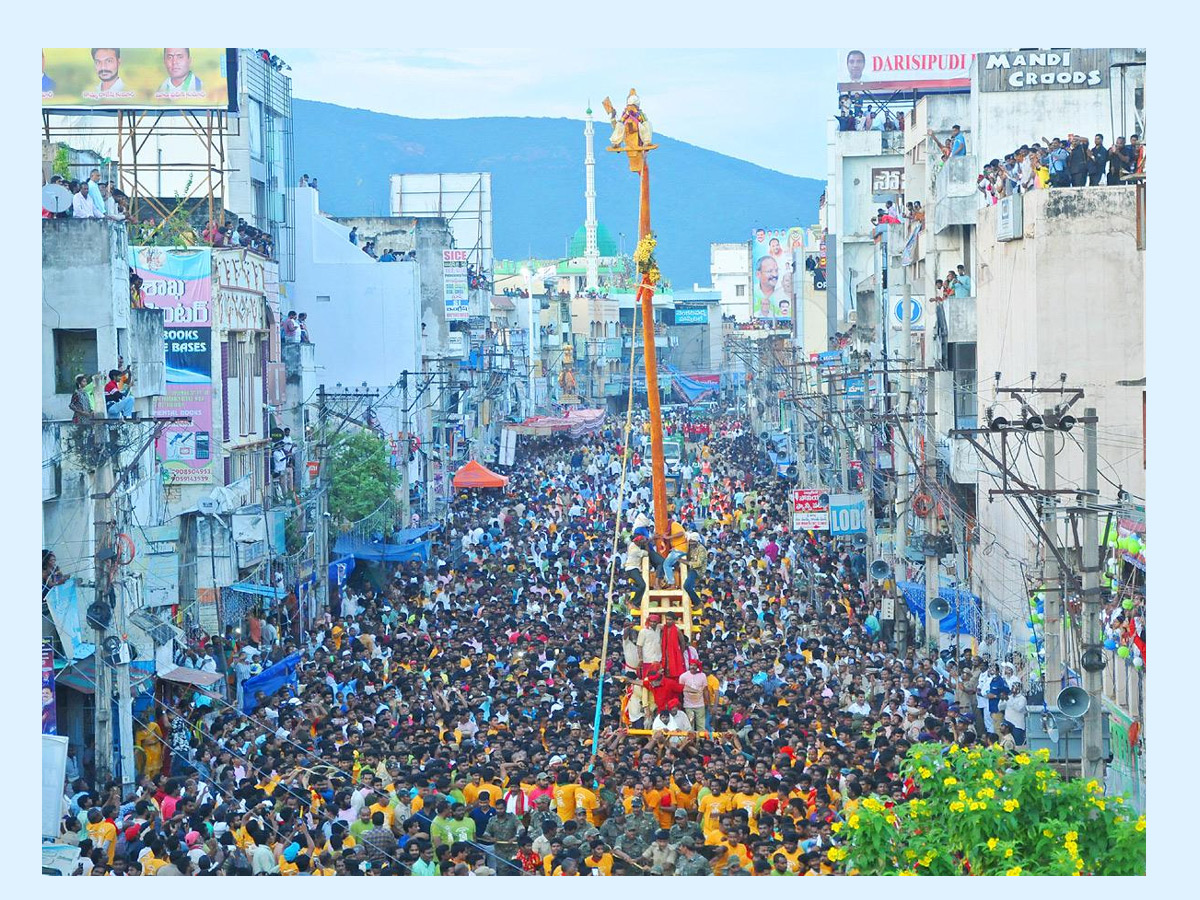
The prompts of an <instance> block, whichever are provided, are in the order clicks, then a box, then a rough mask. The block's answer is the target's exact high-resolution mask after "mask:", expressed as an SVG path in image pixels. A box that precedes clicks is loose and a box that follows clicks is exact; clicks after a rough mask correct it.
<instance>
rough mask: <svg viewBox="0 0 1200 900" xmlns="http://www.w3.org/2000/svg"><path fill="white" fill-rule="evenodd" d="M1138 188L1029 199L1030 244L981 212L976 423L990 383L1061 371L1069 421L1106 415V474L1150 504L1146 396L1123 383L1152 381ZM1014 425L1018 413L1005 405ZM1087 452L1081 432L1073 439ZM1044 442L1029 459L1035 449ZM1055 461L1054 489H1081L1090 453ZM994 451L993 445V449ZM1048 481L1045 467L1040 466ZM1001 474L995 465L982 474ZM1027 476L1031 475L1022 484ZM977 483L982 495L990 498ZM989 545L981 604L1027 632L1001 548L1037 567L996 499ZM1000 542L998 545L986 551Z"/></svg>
mask: <svg viewBox="0 0 1200 900" xmlns="http://www.w3.org/2000/svg"><path fill="white" fill-rule="evenodd" d="M1134 191H1135V189H1134V188H1133V187H1095V188H1071V189H1061V190H1053V191H1035V192H1033V193H1030V194H1026V195H1024V204H1025V206H1024V213H1025V237H1024V239H1022V240H1018V241H1010V242H1006V243H997V242H996V241H995V225H996V216H995V208H994V207H989V208H988V209H985V210H982V211H981V212H980V214H979V227H978V235H979V247H978V254H979V256H978V259H979V275H978V278H977V280H976V293H977V296H978V308H977V315H978V323H979V326H978V331H979V338H978V354H979V355H978V366H979V373H980V382H981V386H980V398H979V401H980V409H979V415H980V419H981V420H982V419H983V415H984V411H985V409H986V407H987V405H988V404H989V403H990V402H991V398H992V391H991V384H992V375H991V373H993V372H996V371H999V372H1001V373H1002V375H1001V382H1002V386H1008V385H1015V384H1022V383H1024V384H1029V373H1030V372H1031V371H1036V372H1037V373H1038V385H1039V386H1041V387H1052V386H1054V385H1056V384H1057V383H1058V376H1059V373H1060V372H1065V373H1066V374H1067V382H1066V383H1067V386H1068V387H1082V388H1083V389H1084V391H1085V397H1084V399H1083V400H1081V401H1079V402H1078V403H1077V404H1076V405H1075V407H1074V408H1073V410H1072V412H1073V413H1074V414H1075V415H1082V409H1083V408H1084V407H1085V406H1094V407H1095V408H1096V409H1097V415H1098V417H1099V420H1100V421H1099V426H1098V427H1099V434H1098V445H1099V456H1100V471H1101V472H1102V473H1103V474H1104V475H1106V476H1107V477H1108V478H1110V479H1112V481H1113V482H1116V483H1118V484H1123V485H1124V486H1125V489H1126V490H1127V491H1130V492H1131V493H1133V494H1135V495H1138V496H1142V497H1144V496H1145V493H1146V492H1145V486H1146V474H1145V469H1144V468H1143V463H1142V435H1143V432H1142V392H1143V390H1145V388H1144V387H1123V386H1119V385H1118V384H1117V382H1119V381H1133V380H1137V379H1140V378H1143V377H1145V375H1146V366H1145V318H1144V317H1145V286H1144V276H1145V262H1144V253H1143V252H1141V251H1138V250H1137V249H1136V247H1135V245H1134V215H1135V195H1134ZM1001 408H1003V409H1005V410H1006V411H1007V413H1008V418H1010V419H1012V418H1019V417H1020V409H1019V407H1018V406H1017V405H1016V404H1014V403H1011V402H1009V403H1007V404H1006V405H1005V406H1003V407H1001ZM1071 434H1072V435H1074V436H1075V438H1077V439H1078V440H1079V442H1080V444H1082V442H1083V433H1082V426H1078V425H1077V426H1076V428H1075V430H1074V431H1072V432H1071ZM1040 440H1041V438H1040V436H1039V437H1038V438H1037V441H1038V443H1037V444H1035V445H1034V447H1033V449H1034V450H1037V451H1040V449H1041V448H1040ZM1059 443H1060V447H1061V449H1060V451H1059V455H1058V456H1057V457H1056V465H1057V470H1058V483H1059V487H1060V488H1061V487H1070V486H1075V485H1081V484H1082V483H1083V475H1084V455H1083V451H1082V449H1081V448H1080V446H1077V445H1076V444H1075V441H1073V440H1072V439H1071V438H1070V437H1069V436H1067V437H1064V438H1063V439H1061V440H1060V442H1059ZM995 446H996V447H997V449H998V444H996V445H995ZM1033 460H1034V462H1035V463H1036V465H1037V466H1038V471H1037V478H1038V481H1039V483H1040V479H1041V468H1040V467H1041V460H1040V459H1039V458H1038V457H1036V456H1035V457H1033ZM984 467H985V468H987V469H992V470H994V466H992V465H991V464H986V463H985V464H984ZM1028 469H1029V467H1028V466H1027V465H1026V466H1025V472H1026V474H1027V475H1029V474H1031V473H1030V472H1029V471H1028ZM995 487H996V485H995V483H994V482H993V481H992V480H991V478H989V477H988V476H987V475H982V474H981V475H980V477H979V481H978V489H979V496H980V497H981V498H984V497H986V492H987V491H988V490H990V489H992V488H995ZM1100 491H1101V502H1102V503H1105V502H1107V503H1112V502H1114V501H1115V498H1116V488H1115V487H1113V486H1112V485H1110V484H1108V483H1107V482H1106V481H1105V480H1104V478H1101V479H1100ZM979 509H980V525H981V528H982V543H981V545H980V551H982V553H979V552H977V553H976V554H975V556H974V559H975V560H976V563H977V566H976V572H975V578H976V582H977V586H978V588H979V589H980V591H979V592H980V595H981V596H983V597H984V598H985V600H989V601H991V602H995V603H997V604H999V605H1000V606H1001V607H1002V608H1004V609H1006V610H1007V611H1008V612H1010V613H1011V614H1012V615H1013V618H1012V622H1013V624H1014V626H1015V627H1016V628H1017V630H1020V629H1021V623H1022V622H1023V621H1024V618H1025V613H1026V611H1027V607H1026V605H1025V604H1026V601H1025V598H1024V596H1023V595H1021V593H1020V592H1021V591H1022V590H1023V585H1024V582H1023V580H1022V577H1021V573H1020V569H1019V567H1018V566H1017V564H1016V563H1015V562H1014V561H1013V560H1010V559H1009V558H1008V557H1006V556H1005V554H1004V552H1002V550H1001V549H1000V547H1003V548H1005V549H1006V550H1007V551H1008V552H1009V553H1011V554H1012V555H1013V556H1014V557H1018V558H1021V559H1022V560H1024V561H1027V562H1028V561H1030V560H1032V559H1033V557H1034V554H1033V552H1032V550H1033V546H1032V540H1031V539H1030V538H1029V532H1028V530H1027V529H1026V527H1025V525H1024V523H1023V520H1022V519H1021V518H1019V517H1018V514H1017V513H1016V511H1015V510H1014V509H1013V508H1012V507H1011V506H1010V505H1009V503H1007V502H1005V501H1004V500H1003V499H1001V498H997V499H996V501H995V502H994V503H986V502H981V503H980V506H979ZM993 540H995V541H996V542H997V543H998V544H999V545H1000V547H997V548H996V549H995V550H993V551H991V552H989V551H988V549H987V548H988V547H989V545H990V543H991V542H992V541H993Z"/></svg>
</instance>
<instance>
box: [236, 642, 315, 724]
mask: <svg viewBox="0 0 1200 900" xmlns="http://www.w3.org/2000/svg"><path fill="white" fill-rule="evenodd" d="M301 656H302V654H300V653H293V654H292V655H291V656H288V657H285V658H284V659H281V660H280V661H279V662H277V663H275V664H274V665H273V666H268V667H267V668H265V669H263V670H262V672H260V673H259V674H258V675H255V676H253V677H252V678H247V679H246V680H245V681H243V682H242V712H244V713H252V712H254V708H255V707H256V706H257V705H258V702H257V700H256V699H255V695H256V694H258V693H259V692H260V691H261V692H262V693H263V694H265V695H266V696H268V697H270V696H273V695H274V694H275V693H276V692H277V691H278V690H279V689H280V688H282V687H283V686H284V685H286V684H293V685H294V684H296V683H297V676H296V666H298V665H299V664H300V658H301Z"/></svg>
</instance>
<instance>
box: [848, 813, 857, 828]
mask: <svg viewBox="0 0 1200 900" xmlns="http://www.w3.org/2000/svg"><path fill="white" fill-rule="evenodd" d="M847 824H848V825H849V826H850V827H851V828H857V827H858V813H855V814H854V815H852V816H851V817H850V821H849V822H848V823H847Z"/></svg>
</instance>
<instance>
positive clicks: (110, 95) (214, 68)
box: [42, 47, 237, 109]
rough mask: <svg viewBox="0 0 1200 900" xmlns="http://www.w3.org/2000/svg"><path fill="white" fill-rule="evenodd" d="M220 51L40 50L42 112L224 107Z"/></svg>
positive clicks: (226, 55)
mask: <svg viewBox="0 0 1200 900" xmlns="http://www.w3.org/2000/svg"><path fill="white" fill-rule="evenodd" d="M231 58H232V59H234V60H236V58H237V57H236V52H235V51H229V50H226V49H225V48H224V47H73V48H46V49H44V50H42V108H43V109H55V108H58V109H174V108H178V107H186V108H191V109H227V108H228V107H229V95H230V89H229V81H230V79H229V68H230V62H229V61H230V59H231Z"/></svg>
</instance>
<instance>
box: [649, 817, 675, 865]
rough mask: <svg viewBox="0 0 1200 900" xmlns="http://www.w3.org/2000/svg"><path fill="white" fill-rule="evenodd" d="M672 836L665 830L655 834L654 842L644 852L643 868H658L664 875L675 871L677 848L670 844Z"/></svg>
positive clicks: (662, 829) (661, 829)
mask: <svg viewBox="0 0 1200 900" xmlns="http://www.w3.org/2000/svg"><path fill="white" fill-rule="evenodd" d="M670 838H671V834H670V832H668V831H667V830H666V829H665V828H660V829H659V830H658V831H656V832H655V833H654V842H653V843H652V844H651V845H650V846H649V847H647V848H646V849H645V850H643V851H642V856H641V862H642V865H643V866H658V867H659V868H660V869H661V870H662V871H663V873H664V874H665V873H667V872H673V871H674V870H675V856H676V853H675V848H674V847H672V846H671V843H670Z"/></svg>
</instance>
